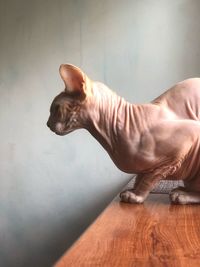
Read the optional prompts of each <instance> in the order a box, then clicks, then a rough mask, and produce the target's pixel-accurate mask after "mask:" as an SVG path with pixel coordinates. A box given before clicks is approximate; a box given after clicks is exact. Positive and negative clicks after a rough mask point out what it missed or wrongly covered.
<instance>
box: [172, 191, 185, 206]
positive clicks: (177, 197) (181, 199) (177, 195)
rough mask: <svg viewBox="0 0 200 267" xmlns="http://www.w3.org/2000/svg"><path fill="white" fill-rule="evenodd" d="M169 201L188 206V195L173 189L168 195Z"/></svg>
mask: <svg viewBox="0 0 200 267" xmlns="http://www.w3.org/2000/svg"><path fill="white" fill-rule="evenodd" d="M169 197H170V200H171V202H172V203H173V204H182V205H184V204H188V202H189V201H188V194H187V192H185V191H183V190H181V189H179V188H175V189H174V190H172V191H171V192H170V194H169Z"/></svg>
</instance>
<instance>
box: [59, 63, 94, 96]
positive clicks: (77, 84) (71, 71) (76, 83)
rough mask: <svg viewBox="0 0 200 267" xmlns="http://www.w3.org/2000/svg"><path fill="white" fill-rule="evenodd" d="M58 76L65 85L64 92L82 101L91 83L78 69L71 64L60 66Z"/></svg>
mask: <svg viewBox="0 0 200 267" xmlns="http://www.w3.org/2000/svg"><path fill="white" fill-rule="evenodd" d="M59 72H60V76H61V78H62V79H63V81H64V83H65V92H66V93H67V94H69V95H71V96H77V97H80V98H81V99H84V98H85V97H86V95H87V91H90V88H89V87H91V81H90V80H89V78H88V77H87V76H86V75H85V73H83V72H82V70H81V69H79V68H78V67H76V66H74V65H71V64H62V65H61V66H60V69H59Z"/></svg>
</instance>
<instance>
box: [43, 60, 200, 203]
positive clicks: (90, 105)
mask: <svg viewBox="0 0 200 267" xmlns="http://www.w3.org/2000/svg"><path fill="white" fill-rule="evenodd" d="M60 75H61V77H62V79H63V81H64V83H65V90H64V92H62V93H60V94H59V95H58V96H57V97H56V98H55V99H54V100H53V102H52V105H51V109H50V117H49V120H48V122H47V125H48V126H49V127H50V129H51V130H52V131H54V132H55V133H56V134H58V135H66V134H68V133H70V132H72V131H74V130H76V129H80V128H85V129H87V130H88V131H89V132H90V133H91V134H92V135H93V136H94V138H96V139H97V141H98V142H99V143H100V144H101V145H102V146H103V147H104V148H105V150H106V151H107V152H108V154H109V155H110V157H111V159H112V160H113V162H114V163H115V165H116V166H117V167H118V168H119V169H120V170H122V171H124V172H126V173H136V174H137V178H136V184H135V186H134V188H133V189H132V190H126V191H124V192H122V193H121V194H120V197H121V200H122V201H124V202H129V203H142V202H143V201H144V200H145V199H146V197H147V196H148V194H149V192H150V191H151V190H152V188H153V187H154V185H155V183H156V182H158V181H159V180H161V179H182V180H183V181H184V185H185V187H184V188H178V189H174V190H173V191H172V192H171V193H170V199H171V201H172V202H173V203H177V204H192V203H200V157H199V152H200V123H199V119H200V105H199V104H198V103H200V79H198V78H194V79H188V80H185V81H183V82H180V83H178V84H176V85H175V86H174V87H172V88H171V89H169V90H168V91H166V92H165V93H164V94H162V95H161V96H160V97H158V98H156V99H155V100H154V101H152V102H151V103H149V104H141V105H134V104H130V103H128V102H126V101H125V100H124V99H123V98H121V97H120V96H118V95H116V94H115V93H114V92H112V91H111V90H110V89H109V88H107V87H106V86H105V85H104V84H102V83H99V82H94V81H92V80H90V79H89V78H88V77H87V76H86V75H85V74H84V73H83V72H82V71H81V70H80V69H79V68H77V67H75V66H73V65H69V64H66V65H61V67H60Z"/></svg>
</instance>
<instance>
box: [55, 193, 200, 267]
mask: <svg viewBox="0 0 200 267" xmlns="http://www.w3.org/2000/svg"><path fill="white" fill-rule="evenodd" d="M55 266H56V267H68V266H70V267H71V266H72V267H73V266H108V267H113V266H122V267H123V266H124V267H126V266H131V267H132V266H138V267H143V266H145V267H146V266H152V267H155V266H169V267H180V266H181V267H182V266H184V267H190V266H191V267H199V266H200V206H199V205H185V206H184V205H182V206H181V205H170V203H169V200H168V195H161V194H151V195H150V196H149V198H148V200H147V201H146V202H145V203H144V204H135V205H134V204H126V203H120V202H119V199H118V198H116V199H115V200H114V201H113V202H111V204H110V205H109V206H108V207H107V208H106V210H105V211H104V212H103V213H102V214H101V215H100V216H99V217H98V218H97V220H96V221H95V222H94V223H93V224H92V225H91V226H90V227H89V228H88V229H87V230H86V231H85V233H84V234H83V235H82V236H81V237H80V238H79V240H78V241H77V242H76V243H75V244H74V245H73V246H72V247H71V248H70V249H69V250H68V251H67V252H66V254H65V255H64V256H63V257H62V258H61V259H60V260H59V261H58V262H57V263H56V265H55Z"/></svg>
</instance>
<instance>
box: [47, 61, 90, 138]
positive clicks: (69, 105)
mask: <svg viewBox="0 0 200 267" xmlns="http://www.w3.org/2000/svg"><path fill="white" fill-rule="evenodd" d="M59 72H60V76H61V78H62V79H63V81H64V84H65V89H64V91H63V92H61V93H60V94H59V95H57V96H56V97H55V98H54V100H53V102H52V104H51V107H50V116H49V119H48V122H47V126H48V127H49V128H50V129H51V130H52V131H53V132H55V133H56V134H58V135H66V134H68V133H70V132H72V131H74V130H75V129H79V128H82V127H83V121H84V116H85V106H86V103H87V100H88V98H89V97H90V95H91V88H92V81H91V80H90V79H89V78H88V77H87V76H86V75H85V74H84V73H83V72H82V71H81V70H80V69H79V68H78V67H76V66H73V65H70V64H62V65H61V66H60V69H59Z"/></svg>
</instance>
